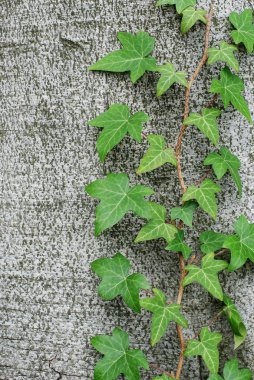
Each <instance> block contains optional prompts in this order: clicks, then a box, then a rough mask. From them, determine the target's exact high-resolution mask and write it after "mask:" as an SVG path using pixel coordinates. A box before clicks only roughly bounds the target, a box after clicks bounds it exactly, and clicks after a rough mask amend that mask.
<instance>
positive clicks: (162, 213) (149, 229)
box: [135, 202, 178, 243]
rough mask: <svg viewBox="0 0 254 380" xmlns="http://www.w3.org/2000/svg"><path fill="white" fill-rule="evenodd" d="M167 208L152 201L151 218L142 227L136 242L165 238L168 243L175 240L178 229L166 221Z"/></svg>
mask: <svg viewBox="0 0 254 380" xmlns="http://www.w3.org/2000/svg"><path fill="white" fill-rule="evenodd" d="M166 213H167V212H166V209H165V207H164V206H161V205H159V204H157V203H154V202H150V220H149V222H148V223H147V224H146V225H145V226H144V227H142V229H141V230H140V232H139V234H138V236H137V237H136V239H135V243H139V242H141V241H147V240H154V239H159V238H164V239H165V240H166V241H167V243H169V242H170V241H172V240H174V238H175V235H176V233H177V231H178V229H177V228H176V227H175V226H173V225H172V224H168V223H165V219H166Z"/></svg>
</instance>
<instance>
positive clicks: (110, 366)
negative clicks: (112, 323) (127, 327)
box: [91, 328, 149, 380]
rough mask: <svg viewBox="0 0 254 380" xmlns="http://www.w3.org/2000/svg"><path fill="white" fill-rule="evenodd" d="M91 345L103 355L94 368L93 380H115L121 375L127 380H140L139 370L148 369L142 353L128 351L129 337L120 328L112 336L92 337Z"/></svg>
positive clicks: (139, 351)
mask: <svg viewBox="0 0 254 380" xmlns="http://www.w3.org/2000/svg"><path fill="white" fill-rule="evenodd" d="M91 344H92V345H93V347H94V348H95V349H96V350H97V351H99V352H100V353H101V354H103V355H104V357H103V358H102V359H100V360H99V361H98V363H97V365H96V367H95V370H94V380H106V379H107V380H117V379H118V377H119V376H120V375H121V374H122V375H124V376H126V379H128V380H140V373H139V369H140V368H144V369H149V364H148V362H147V359H146V357H145V355H144V353H143V352H142V351H141V350H133V349H129V336H128V334H127V333H126V332H125V331H123V330H121V329H120V328H115V329H114V330H113V332H112V336H108V335H97V336H95V337H93V338H92V339H91Z"/></svg>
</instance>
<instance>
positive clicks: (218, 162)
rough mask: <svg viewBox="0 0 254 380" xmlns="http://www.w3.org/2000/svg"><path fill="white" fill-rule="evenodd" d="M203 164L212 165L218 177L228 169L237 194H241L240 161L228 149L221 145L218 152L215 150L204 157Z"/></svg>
mask: <svg viewBox="0 0 254 380" xmlns="http://www.w3.org/2000/svg"><path fill="white" fill-rule="evenodd" d="M204 164H205V165H212V167H213V170H214V173H215V175H216V177H217V178H218V179H221V178H222V177H223V176H224V175H225V174H226V172H227V171H229V172H230V174H231V176H232V178H233V180H234V182H235V184H236V186H237V189H238V193H239V195H240V196H241V195H242V181H241V177H240V175H239V170H240V168H241V161H240V160H239V159H238V158H237V157H236V156H234V155H233V154H232V153H231V152H230V150H228V149H227V148H225V147H223V148H221V149H220V154H218V153H215V152H212V153H210V154H209V155H208V156H207V158H206V159H205V161H204Z"/></svg>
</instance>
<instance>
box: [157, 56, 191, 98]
mask: <svg viewBox="0 0 254 380" xmlns="http://www.w3.org/2000/svg"><path fill="white" fill-rule="evenodd" d="M156 71H158V72H159V73H160V74H161V77H160V79H159V81H158V84H157V96H161V95H163V94H164V93H165V92H166V91H167V90H168V89H169V88H170V87H171V86H172V85H173V84H174V83H178V84H180V85H182V86H185V87H187V86H188V82H187V80H186V76H187V73H186V72H185V71H176V70H175V67H174V65H173V64H172V63H166V64H165V65H162V66H157V67H156Z"/></svg>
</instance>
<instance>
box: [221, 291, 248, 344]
mask: <svg viewBox="0 0 254 380" xmlns="http://www.w3.org/2000/svg"><path fill="white" fill-rule="evenodd" d="M223 302H224V304H225V307H224V308H223V312H224V313H225V315H226V316H227V319H228V321H229V324H230V326H231V329H232V331H233V333H234V341H235V349H237V348H238V347H239V346H241V344H242V343H243V342H244V341H245V339H246V336H247V330H246V327H245V326H244V323H243V321H242V318H241V315H240V313H239V311H238V310H237V308H236V306H235V304H234V303H233V301H232V300H231V298H230V297H228V296H227V295H226V294H224V297H223Z"/></svg>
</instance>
